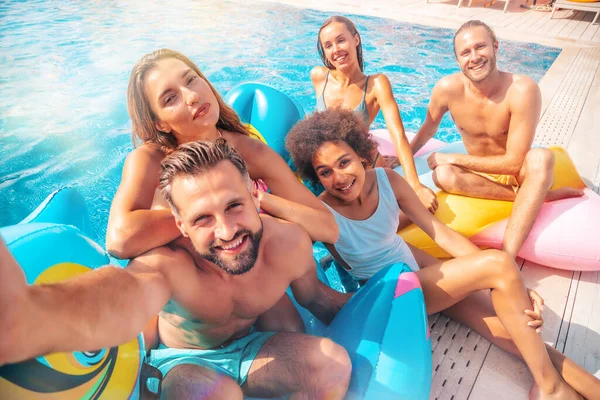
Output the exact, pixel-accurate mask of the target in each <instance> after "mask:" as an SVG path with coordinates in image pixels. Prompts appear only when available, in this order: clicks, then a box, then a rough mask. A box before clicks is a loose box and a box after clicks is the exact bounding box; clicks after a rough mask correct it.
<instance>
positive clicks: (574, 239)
mask: <svg viewBox="0 0 600 400" xmlns="http://www.w3.org/2000/svg"><path fill="white" fill-rule="evenodd" d="M373 135H374V137H375V138H376V140H377V141H378V142H379V143H380V151H381V152H382V154H386V152H388V153H390V152H393V151H394V148H393V145H392V146H391V148H390V147H389V146H390V144H391V141H390V139H389V134H388V133H387V131H386V130H384V129H380V130H376V131H374V132H373ZM407 136H408V137H409V140H411V139H412V137H413V135H411V134H407ZM430 142H431V143H428V144H427V148H426V149H422V151H420V152H419V153H417V155H416V156H415V165H416V168H417V173H418V174H419V179H420V181H421V183H422V184H424V185H426V186H428V187H429V188H431V189H432V190H434V191H436V192H437V196H438V201H439V208H438V210H437V212H436V214H435V215H436V217H437V218H438V219H439V220H440V221H442V222H443V223H445V224H446V225H448V226H449V227H451V228H452V229H454V230H455V231H457V232H459V233H461V234H462V235H464V236H466V237H468V238H470V239H471V240H472V241H473V242H474V243H475V244H477V245H478V246H480V247H484V248H488V247H492V248H497V249H501V248H502V241H503V237H504V231H505V229H506V224H507V222H508V218H509V216H510V213H511V211H512V206H513V203H512V202H509V201H500V200H486V199H477V198H472V197H465V196H458V195H453V194H448V193H446V192H443V191H440V190H439V189H438V188H437V187H436V186H435V184H434V183H433V178H432V171H431V170H430V169H429V166H428V165H427V157H428V156H429V154H430V153H431V152H433V151H437V152H443V153H461V154H466V150H465V147H464V145H463V143H462V142H455V143H450V144H445V143H443V142H440V141H435V140H434V141H430ZM549 150H550V151H551V152H552V154H553V155H554V161H555V162H554V184H553V186H552V189H557V188H560V187H566V186H571V187H575V188H580V189H584V192H585V194H584V196H583V197H576V198H570V199H563V200H558V201H554V202H549V203H544V204H543V206H542V209H541V211H540V213H539V215H538V217H537V218H536V221H535V223H534V225H533V227H532V229H531V231H530V233H529V236H528V237H527V240H526V241H525V243H524V244H523V246H522V247H521V250H520V251H519V254H518V255H519V257H522V258H524V259H526V260H530V261H533V262H536V263H538V264H542V265H546V266H551V267H553V268H560V269H567V270H575V271H593V270H600V247H598V246H596V244H595V243H594V242H593V240H591V238H592V237H594V236H595V235H596V232H597V229H598V227H599V226H600V196H598V195H597V194H596V193H594V192H593V191H591V190H590V189H588V188H586V186H585V183H584V182H583V180H582V179H581V177H580V176H579V173H578V172H577V169H576V168H575V166H574V164H573V161H572V160H571V159H570V158H569V155H568V153H567V151H566V150H565V149H563V148H561V147H550V148H549ZM390 154H394V153H390ZM396 170H397V171H398V172H400V173H402V168H401V167H398V168H396ZM400 235H401V236H402V237H403V238H404V239H405V240H406V241H407V242H408V243H410V244H412V245H414V246H416V247H418V248H420V249H422V250H425V251H426V252H428V253H429V254H431V255H433V256H435V257H449V254H448V253H446V252H445V251H444V250H442V249H441V248H440V247H439V246H437V245H436V244H435V242H434V241H433V240H432V239H431V238H430V237H429V236H427V234H425V232H423V231H422V230H421V229H419V228H417V227H416V226H415V225H411V226H409V227H407V228H405V229H404V230H402V231H401V232H400Z"/></svg>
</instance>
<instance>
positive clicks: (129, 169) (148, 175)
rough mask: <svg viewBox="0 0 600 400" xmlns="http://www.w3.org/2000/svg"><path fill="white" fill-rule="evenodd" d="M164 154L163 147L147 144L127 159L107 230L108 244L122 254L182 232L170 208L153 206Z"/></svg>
mask: <svg viewBox="0 0 600 400" xmlns="http://www.w3.org/2000/svg"><path fill="white" fill-rule="evenodd" d="M163 157H164V154H163V153H162V152H161V151H159V150H157V149H154V148H151V147H150V146H148V145H146V147H143V146H142V147H139V148H137V149H136V150H134V151H133V152H132V153H131V154H129V155H128V156H127V159H126V160H125V165H124V166H123V176H122V178H121V184H120V185H119V189H118V190H117V193H116V194H115V197H114V199H113V203H112V206H111V209H110V216H109V219H108V228H107V232H106V248H107V250H108V252H109V253H111V254H113V255H115V256H116V257H118V258H122V259H126V258H133V257H135V256H137V255H139V254H142V253H144V252H146V251H148V250H151V249H153V248H156V247H160V246H163V245H165V244H167V243H169V242H171V241H173V240H175V239H176V238H177V237H179V236H180V235H181V232H179V230H178V229H177V226H176V225H175V219H174V218H173V214H172V213H171V211H170V210H168V209H166V208H165V209H163V210H151V209H150V208H151V206H152V201H153V199H154V194H155V191H156V188H157V187H158V175H159V173H160V162H161V160H162V158H163Z"/></svg>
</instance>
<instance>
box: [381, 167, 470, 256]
mask: <svg viewBox="0 0 600 400" xmlns="http://www.w3.org/2000/svg"><path fill="white" fill-rule="evenodd" d="M386 173H387V176H388V179H389V181H390V184H391V185H392V188H393V189H394V194H395V195H396V200H397V201H398V206H399V207H400V208H401V209H402V211H404V213H405V214H406V215H407V216H408V218H410V219H411V221H413V222H414V223H415V224H416V225H417V226H418V227H419V228H421V229H422V230H423V231H424V232H425V233H426V234H427V235H429V236H430V237H431V238H432V239H433V240H434V241H435V242H436V243H437V244H438V245H439V246H440V247H441V248H442V249H444V250H446V251H447V252H448V254H450V255H451V256H453V257H461V256H466V255H469V254H473V253H476V252H478V251H480V250H479V248H478V247H477V246H475V245H474V244H473V243H471V241H470V240H469V239H467V238H465V237H464V236H462V235H461V234H460V233H458V232H456V231H454V230H452V229H450V228H448V227H447V226H446V225H444V224H443V223H441V222H440V220H439V219H437V218H436V217H435V216H433V215H431V214H430V213H429V212H427V209H426V208H425V207H424V206H423V205H422V204H421V202H420V201H419V198H418V197H417V196H416V194H415V193H414V192H413V191H412V190H407V189H408V188H410V186H409V185H408V183H407V182H406V180H405V179H404V178H402V177H401V176H400V175H398V174H397V173H395V172H394V171H392V170H386Z"/></svg>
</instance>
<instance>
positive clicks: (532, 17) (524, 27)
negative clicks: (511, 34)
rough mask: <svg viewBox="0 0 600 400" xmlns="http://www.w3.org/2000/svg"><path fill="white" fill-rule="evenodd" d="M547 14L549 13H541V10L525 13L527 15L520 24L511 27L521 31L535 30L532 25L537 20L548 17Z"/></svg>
mask: <svg viewBox="0 0 600 400" xmlns="http://www.w3.org/2000/svg"><path fill="white" fill-rule="evenodd" d="M548 14H549V13H542V12H538V13H526V15H527V16H528V17H527V18H526V19H524V20H523V21H522V22H521V23H520V24H517V25H515V26H514V27H513V29H516V30H519V31H523V32H529V31H535V29H534V25H535V24H537V23H538V22H539V21H544V20H545V19H549V18H550V16H549V15H548Z"/></svg>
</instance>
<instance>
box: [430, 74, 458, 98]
mask: <svg viewBox="0 0 600 400" xmlns="http://www.w3.org/2000/svg"><path fill="white" fill-rule="evenodd" d="M464 86H465V85H464V82H463V76H462V74H461V73H455V74H451V75H446V76H444V77H443V78H442V79H440V80H439V81H437V83H436V84H435V86H434V87H433V92H432V95H433V96H438V97H439V96H451V95H455V94H457V93H459V92H462V91H463V90H464Z"/></svg>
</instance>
